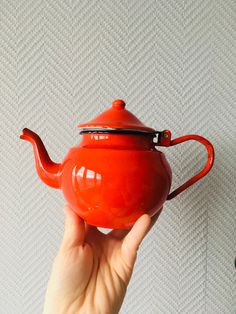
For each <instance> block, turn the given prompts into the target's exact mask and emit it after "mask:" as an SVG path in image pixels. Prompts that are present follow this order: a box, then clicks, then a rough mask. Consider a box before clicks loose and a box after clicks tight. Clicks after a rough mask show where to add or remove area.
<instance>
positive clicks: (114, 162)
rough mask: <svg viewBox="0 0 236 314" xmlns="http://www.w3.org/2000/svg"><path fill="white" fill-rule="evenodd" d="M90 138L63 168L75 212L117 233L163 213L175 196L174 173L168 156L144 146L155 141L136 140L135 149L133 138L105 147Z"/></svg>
mask: <svg viewBox="0 0 236 314" xmlns="http://www.w3.org/2000/svg"><path fill="white" fill-rule="evenodd" d="M86 136H87V139H85V140H84V141H82V142H81V144H80V145H78V146H77V147H73V148H72V149H70V151H69V152H68V154H67V156H66V157H65V160H64V163H63V164H64V167H63V172H62V176H61V189H62V191H63V194H64V197H65V199H66V200H67V202H68V204H69V205H70V206H71V208H72V209H73V210H74V211H75V212H76V213H77V214H78V215H79V216H80V217H82V218H83V219H84V220H85V221H86V222H87V223H88V224H91V225H95V226H99V227H103V228H114V229H126V228H130V227H131V226H132V225H133V224H134V222H135V221H136V220H137V218H139V217H140V216H141V215H142V214H144V213H147V214H149V215H150V216H152V215H154V214H155V213H157V212H158V210H159V209H160V208H161V206H162V205H163V203H164V202H165V200H166V198H167V196H168V193H169V190H170V186H171V169H170V166H169V164H168V162H167V160H166V158H165V155H164V154H163V153H162V152H160V151H158V150H156V149H155V148H154V146H153V145H148V144H147V145H146V147H145V145H143V144H142V143H141V142H142V140H143V141H145V143H148V142H149V143H152V141H151V139H150V141H147V138H140V136H135V139H136V142H137V145H139V147H137V146H136V147H135V146H134V140H133V138H132V136H130V135H126V136H124V135H123V136H116V135H106V139H104V141H103V140H101V139H100V140H94V135H86ZM114 136H116V137H117V138H118V139H117V138H116V140H114ZM84 137H85V136H84ZM97 137H99V135H97ZM100 137H101V136H100ZM103 138H104V136H103ZM119 139H120V143H119ZM124 141H125V146H124V145H123V146H122V145H121V144H122V142H124ZM129 141H130V146H129V145H128V143H129ZM93 142H94V143H93ZM109 143H110V144H109ZM114 143H115V144H116V145H115V146H114Z"/></svg>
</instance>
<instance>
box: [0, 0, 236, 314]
mask: <svg viewBox="0 0 236 314" xmlns="http://www.w3.org/2000/svg"><path fill="white" fill-rule="evenodd" d="M116 98H123V99H124V100H126V102H127V107H128V109H130V110H131V111H133V112H134V113H135V114H136V115H138V116H139V117H140V118H141V119H142V120H143V121H144V122H145V123H146V124H148V125H150V126H151V127H155V128H156V129H157V130H163V129H170V130H171V131H172V133H173V138H174V137H178V136H180V135H183V134H186V133H197V134H200V135H203V136H205V137H207V138H209V139H210V140H211V141H212V142H213V144H214V145H215V149H216V162H215V165H214V168H213V170H212V172H211V173H210V174H209V175H208V176H207V177H206V178H204V179H203V180H202V181H200V182H199V183H197V184H196V185H195V186H193V187H192V188H190V189H189V190H188V191H186V192H185V193H184V194H183V195H182V196H180V197H178V198H176V199H173V200H172V201H170V202H167V203H166V206H165V209H164V211H163V213H162V215H161V217H160V219H159V221H158V222H157V224H156V225H155V227H154V228H153V229H152V231H151V232H150V234H149V235H148V236H147V238H146V239H145V241H144V243H143V245H142V247H141V249H140V252H139V257H138V261H137V264H136V268H135V271H134V275H133V278H132V281H131V283H130V285H129V289H128V293H127V297H126V299H125V303H124V305H123V307H122V310H121V313H122V314H159V313H160V314H175V313H176V314H177V313H179V314H193V313H196V314H201V313H204V314H235V313H236V276H235V268H234V259H235V255H236V188H235V186H236V1H235V0H185V1H184V0H181V1H179V0H148V1H147V0H146V1H145V0H142V1H141V0H136V1H134V0H132V1H128V0H127V1H124V0H122V1H115V0H113V1H112V0H103V1H102V0H100V1H88V0H87V1H85V0H81V1H80V0H77V1H73V0H70V1H69V0H54V1H53V0H15V1H13V0H0V121H1V136H0V314H39V313H41V312H42V306H43V299H44V293H45V288H46V284H47V280H48V276H49V272H50V269H51V263H52V261H53V258H54V256H55V254H56V252H57V249H58V246H59V244H60V240H61V237H62V232H63V224H64V214H63V205H64V200H63V197H62V194H61V193H60V191H59V190H53V189H50V188H49V187H47V186H45V185H43V183H42V182H41V181H40V180H39V179H38V177H37V175H36V171H35V166H34V160H33V154H32V147H31V146H30V144H27V143H26V142H23V141H20V140H19V135H20V133H21V129H22V128H23V127H25V126H27V127H29V128H31V129H33V130H34V131H36V132H37V133H38V134H39V135H40V136H41V137H42V139H43V140H44V142H45V144H46V147H47V148H48V151H49V153H50V155H51V157H52V159H54V160H55V161H61V160H62V159H63V157H64V155H65V154H66V152H67V150H68V149H69V148H70V147H71V146H72V145H76V144H77V143H78V142H79V141H80V136H79V133H78V129H77V128H76V125H77V124H78V123H80V122H83V121H86V120H88V119H91V118H92V117H94V116H95V115H97V114H98V113H99V112H101V111H102V110H104V109H106V108H108V106H110V104H111V102H112V101H113V100H114V99H116ZM163 151H165V152H166V155H167V158H168V160H169V162H170V163H171V165H172V167H173V173H174V176H173V188H175V187H177V186H178V185H180V183H182V182H183V181H184V180H186V179H188V178H189V177H190V176H191V175H192V174H193V173H194V172H196V171H197V170H199V169H200V168H201V167H202V166H203V164H204V162H205V159H206V155H205V152H204V150H203V148H202V147H201V146H200V145H198V144H197V143H194V142H193V143H189V144H188V143H186V144H183V145H179V146H178V147H173V148H167V149H163ZM55 314H56V313H55ZM89 314H90V313H89ZM91 314H92V313H91Z"/></svg>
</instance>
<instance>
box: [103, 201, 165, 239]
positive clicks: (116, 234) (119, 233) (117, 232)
mask: <svg viewBox="0 0 236 314" xmlns="http://www.w3.org/2000/svg"><path fill="white" fill-rule="evenodd" d="M162 209H163V207H161V208H160V210H159V211H158V212H157V213H156V214H155V215H154V216H152V217H151V224H150V227H149V230H150V229H151V228H152V227H153V225H154V224H155V223H156V221H157V219H158V217H159V215H160V213H161V211H162ZM149 230H148V231H149ZM129 231H130V229H114V230H111V231H110V232H109V233H108V235H109V236H112V237H113V238H116V239H119V240H121V239H123V238H124V237H125V236H126V235H127V234H128V233H129Z"/></svg>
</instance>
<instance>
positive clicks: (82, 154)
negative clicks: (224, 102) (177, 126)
mask: <svg viewBox="0 0 236 314" xmlns="http://www.w3.org/2000/svg"><path fill="white" fill-rule="evenodd" d="M109 110H110V111H109ZM109 110H107V111H105V112H104V113H103V114H101V115H99V116H98V117H97V118H96V119H94V120H92V121H90V122H89V123H87V124H83V125H80V127H85V128H86V127H88V128H90V127H94V128H98V127H99V126H101V127H103V128H105V127H106V128H113V129H130V130H131V129H133V130H141V131H145V132H153V131H155V130H153V129H151V128H148V127H146V126H145V125H144V124H142V122H141V121H139V120H138V119H137V118H136V117H135V116H133V115H132V114H131V113H130V112H129V111H128V110H126V109H125V103H124V102H123V101H122V100H116V101H115V102H113V105H112V108H111V109H109ZM118 112H123V120H122V121H119V119H120V117H121V115H120V114H118V115H117V113H118ZM103 121H105V122H104V123H103ZM154 137H155V134H154V133H148V134H145V135H144V134H119V133H118V134H112V133H109V132H108V133H86V134H83V135H82V141H81V142H80V144H79V145H78V146H76V147H73V148H71V149H70V150H69V152H68V154H67V155H66V157H65V158H64V161H63V162H62V163H61V164H58V163H54V162H53V161H52V160H51V159H50V157H49V155H48V153H47V151H46V149H45V147H44V144H43V142H42V141H41V139H40V138H39V136H38V135H37V134H36V133H34V132H32V131H31V130H29V129H24V130H23V134H22V135H21V139H24V140H27V141H29V142H31V143H32V145H33V149H34V155H35V162H36V169H37V172H38V174H39V176H40V178H41V179H42V180H43V181H44V182H45V183H46V184H48V185H49V186H51V187H54V188H60V189H61V190H62V191H63V194H64V197H65V199H66V200H67V202H68V204H70V206H71V207H72V209H73V210H74V211H75V212H76V213H77V214H78V215H79V216H81V217H82V218H83V219H84V220H85V221H87V222H88V224H91V225H95V226H98V227H104V228H113V229H126V228H130V227H131V226H132V225H133V223H134V222H135V221H136V219H137V218H139V217H140V216H141V215H142V214H143V213H148V214H149V215H150V216H152V215H154V214H155V213H157V212H158V211H159V209H160V208H161V206H162V205H163V203H164V202H165V201H166V200H167V199H172V198H173V197H175V196H176V195H178V194H179V193H181V192H182V191H184V190H185V189H186V188H188V187H189V186H190V185H192V184H194V183H195V182H196V181H198V180H199V179H200V178H202V177H203V176H205V175H206V174H207V173H208V172H209V171H210V169H211V167H212V165H213V161H214V149H213V146H212V145H211V143H210V142H209V141H208V140H206V139H205V138H203V137H201V136H198V135H185V136H183V137H180V138H178V139H174V140H171V132H170V131H169V130H165V131H163V132H161V135H160V138H159V141H158V144H157V143H156V142H154ZM188 140H196V141H199V142H200V143H202V144H203V145H204V146H205V147H206V149H207V152H208V161H207V164H206V166H205V167H204V169H203V170H202V171H201V172H200V173H198V174H197V175H195V176H194V177H193V178H192V179H190V180H188V181H187V182H186V183H184V184H183V185H181V186H180V187H179V188H178V189H176V190H175V191H173V192H171V193H169V192H170V187H171V181H172V175H171V169H170V166H169V164H168V162H167V160H166V158H165V155H164V154H163V153H162V152H160V151H158V150H157V149H156V146H158V145H159V146H166V147H169V146H173V145H176V144H180V143H182V142H185V141H188Z"/></svg>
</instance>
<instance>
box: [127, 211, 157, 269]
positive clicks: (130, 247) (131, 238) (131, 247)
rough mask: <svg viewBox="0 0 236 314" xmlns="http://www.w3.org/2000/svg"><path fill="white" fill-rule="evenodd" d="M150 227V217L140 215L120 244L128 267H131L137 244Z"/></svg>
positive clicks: (137, 247)
mask: <svg viewBox="0 0 236 314" xmlns="http://www.w3.org/2000/svg"><path fill="white" fill-rule="evenodd" d="M150 227H151V217H150V216H149V215H148V214H144V215H142V216H141V217H140V218H139V219H138V220H137V221H136V222H135V224H134V225H133V227H132V229H131V230H130V232H129V233H128V234H127V235H126V236H125V238H124V240H123V243H122V245H121V254H122V256H123V258H124V260H125V261H126V263H127V265H128V266H129V267H131V268H132V267H133V266H134V263H135V260H136V256H137V252H138V249H139V246H140V244H141V242H142V240H143V239H144V237H145V235H146V234H147V233H148V231H149V230H150Z"/></svg>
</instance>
